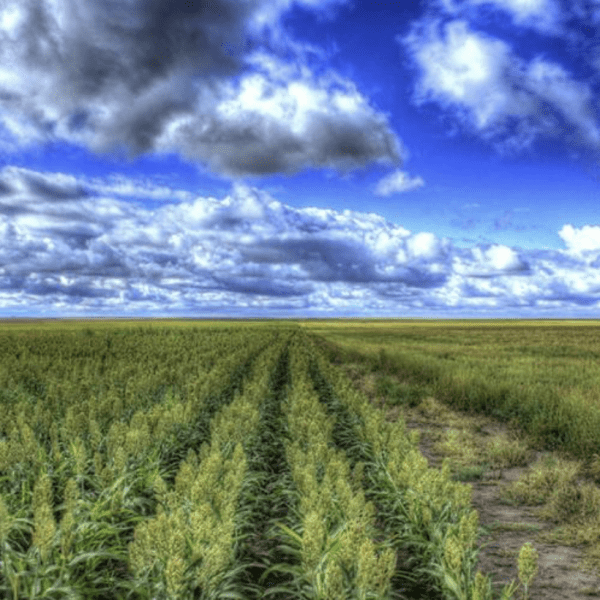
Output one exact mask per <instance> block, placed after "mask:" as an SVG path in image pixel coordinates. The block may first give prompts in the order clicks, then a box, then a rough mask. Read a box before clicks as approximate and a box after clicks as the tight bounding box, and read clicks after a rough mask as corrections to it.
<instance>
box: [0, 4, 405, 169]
mask: <svg viewBox="0 0 600 600" xmlns="http://www.w3.org/2000/svg"><path fill="white" fill-rule="evenodd" d="M292 4H297V5H303V6H304V7H305V8H307V9H310V10H315V11H324V12H325V13H326V14H327V13H328V11H331V10H332V9H334V8H336V7H337V6H339V5H342V4H344V0H327V1H325V2H316V1H315V0H278V1H276V2H273V0H253V1H252V2H234V1H232V0H217V1H210V2H209V1H208V0H201V1H196V2H189V1H187V0H173V1H169V2H163V1H162V0H132V1H129V2H115V1H107V2H95V1H93V0H62V1H61V2H56V1H55V0H6V1H5V2H3V3H2V7H1V8H0V65H1V66H0V123H1V124H2V125H3V128H4V131H3V132H2V131H0V134H1V135H2V142H3V144H4V146H5V148H14V147H15V146H16V147H19V146H27V145H33V144H40V143H44V142H46V141H50V140H56V139H59V140H63V141H67V142H70V143H73V144H78V145H82V146H85V147H87V148H89V149H91V150H92V151H94V152H98V153H114V154H121V155H123V154H125V155H126V157H128V158H134V157H137V156H139V155H141V154H145V153H150V152H155V153H156V152H157V153H162V152H177V153H179V154H181V155H182V156H183V157H185V158H187V159H188V160H192V161H197V162H198V163H200V164H201V165H205V166H207V167H208V168H210V169H212V170H213V171H214V172H216V173H218V174H222V175H226V176H232V177H238V176H244V175H265V174H271V173H287V174H291V173H295V172H298V171H299V170H301V169H304V168H306V167H316V168H323V167H326V168H332V169H338V170H340V171H347V170H349V169H354V168H357V167H362V166H365V165H367V164H369V163H371V162H378V161H380V162H383V163H390V164H396V163H398V162H399V161H400V158H401V148H400V142H399V140H398V139H397V138H396V136H395V134H394V133H393V132H392V131H391V129H390V127H389V124H388V121H387V117H386V115H384V114H382V113H380V112H378V111H377V110H375V109H374V108H372V107H371V106H370V105H369V103H368V101H367V99H366V98H364V97H363V96H362V95H361V94H360V92H359V91H358V90H357V89H356V87H355V86H354V85H353V84H352V82H351V81H349V80H347V79H343V78H341V77H339V76H337V75H336V74H335V73H333V72H329V73H325V74H322V75H321V76H319V77H317V75H315V74H314V73H313V70H311V68H310V65H309V62H310V60H309V58H310V56H313V55H314V54H315V53H318V51H317V50H314V49H312V48H311V47H310V46H309V45H303V44H300V43H298V42H295V41H294V40H291V39H289V38H288V37H287V35H286V34H285V33H284V30H283V29H282V27H281V25H280V18H281V16H282V14H284V13H285V11H287V10H289V9H290V7H291V6H292ZM261 47H262V48H263V49H260V48H261ZM264 48H269V49H270V50H269V52H270V53H269V52H268V51H267V50H265V49H264ZM278 53H280V54H281V53H288V54H289V53H291V54H292V55H293V56H294V57H295V59H294V60H293V61H290V60H288V61H285V62H284V61H283V60H281V59H279V58H278V57H277V55H278ZM317 63H318V61H317Z"/></svg>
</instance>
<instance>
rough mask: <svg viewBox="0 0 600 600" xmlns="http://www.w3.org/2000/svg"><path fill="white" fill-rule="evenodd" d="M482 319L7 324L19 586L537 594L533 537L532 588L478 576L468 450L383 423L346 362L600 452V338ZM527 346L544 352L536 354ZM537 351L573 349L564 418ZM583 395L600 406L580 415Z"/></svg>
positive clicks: (137, 594)
mask: <svg viewBox="0 0 600 600" xmlns="http://www.w3.org/2000/svg"><path fill="white" fill-rule="evenodd" d="M403 327H404V329H403ZM456 327H458V326H456ZM576 327H577V326H576V325H573V329H575V328H576ZM463 329H464V331H459V330H457V329H454V330H451V328H450V327H446V329H444V328H443V327H440V326H438V327H437V328H436V327H433V326H432V325H431V324H418V323H416V324H415V323H412V324H410V325H406V326H405V325H402V326H400V325H398V324H389V323H375V324H372V323H371V324H369V323H366V322H365V323H362V322H361V323H356V324H355V325H352V326H350V325H349V324H348V323H344V324H339V323H319V322H298V323H295V322H258V321H257V322H228V323H224V322H220V323H219V322H212V321H206V322H194V321H187V322H186V321H181V322H177V321H155V322H143V321H141V322H125V321H123V322H114V321H112V322H109V321H107V322H101V321H99V322H88V323H80V322H40V323H34V324H32V323H27V322H24V323H13V324H3V326H2V329H1V330H0V356H1V360H0V395H1V399H2V401H1V402H0V415H1V418H0V548H1V568H0V590H1V593H2V595H3V596H5V597H7V598H12V599H14V600H16V599H17V598H65V597H70V598H132V599H142V598H148V599H150V598H157V599H158V598H165V599H166V598H206V599H208V598H225V597H228V598H235V597H237V598H247V599H254V598H257V599H258V598H275V599H284V598H285V599H291V598H302V599H313V598H314V599H326V598H331V599H335V598H349V599H350V598H356V599H361V600H362V599H365V600H366V599H368V598H380V599H387V598H390V599H391V598H420V597H423V598H459V599H464V600H487V599H490V600H491V599H492V598H493V597H494V598H495V597H500V595H502V597H503V598H509V597H512V596H514V595H515V594H516V593H517V589H519V590H520V592H519V593H521V592H523V591H527V586H528V585H529V583H530V581H531V579H532V578H533V577H534V576H535V572H536V560H537V554H536V552H535V550H534V548H533V547H532V546H531V545H530V544H525V545H524V546H523V547H522V548H521V550H520V553H519V556H518V559H515V564H516V563H518V574H519V577H518V580H515V581H514V582H513V584H512V585H510V586H506V587H505V588H503V590H495V591H494V592H492V584H491V579H490V578H489V576H488V574H486V573H482V572H481V571H480V570H479V569H478V568H477V562H478V551H479V548H478V543H477V542H478V538H479V536H480V533H481V532H480V529H479V524H478V513H477V511H475V510H473V507H472V505H471V492H472V488H471V486H470V485H469V484H468V483H463V482H461V481H459V480H457V478H456V477H455V476H454V474H453V472H451V462H450V461H449V460H445V461H444V463H443V465H441V468H439V469H436V468H433V467H430V466H429V465H428V463H427V460H426V459H425V458H424V457H423V456H422V454H421V453H420V451H419V433H418V432H417V431H412V432H411V431H409V430H408V429H407V427H406V426H405V422H404V420H403V418H402V417H398V418H397V419H394V420H389V419H386V418H385V413H384V411H383V410H380V409H379V408H377V407H375V406H374V405H373V403H372V402H371V401H370V400H369V398H368V397H367V396H366V395H365V394H364V393H362V392H361V391H360V390H359V389H358V388H357V386H355V385H353V383H352V382H351V381H350V379H349V378H348V376H347V375H346V374H345V372H344V369H343V368H342V365H339V364H335V363H343V362H344V361H346V362H351V361H358V362H360V363H361V364H363V365H367V366H368V368H369V369H371V370H372V371H374V372H375V371H376V372H377V373H379V374H380V375H381V377H379V379H378V382H379V383H378V385H380V386H381V390H384V391H385V393H384V394H383V395H384V396H385V397H386V398H387V400H388V401H389V402H390V403H391V404H394V403H395V404H397V405H402V404H405V405H406V406H407V407H411V406H417V405H418V404H419V402H420V401H421V400H422V398H423V397H424V396H426V395H427V394H437V396H436V397H438V398H439V399H440V400H441V401H443V402H447V403H448V404H449V405H454V406H456V407H457V408H461V409H464V410H467V409H468V410H470V411H471V412H477V411H483V412H486V411H487V412H489V413H490V414H491V413H494V411H495V414H496V416H498V417H499V418H505V419H508V420H511V419H512V420H514V419H521V420H522V422H523V423H524V427H525V428H527V427H529V430H530V431H531V432H532V433H536V432H537V437H536V439H537V440H538V441H539V443H547V444H552V443H554V444H562V445H564V446H565V447H568V448H569V449H570V450H572V451H573V452H574V453H576V452H578V451H580V452H581V451H583V450H585V451H589V450H590V449H593V448H595V446H594V445H593V444H594V439H595V438H594V437H593V432H592V430H591V428H590V430H589V431H588V430H586V429H585V427H586V426H587V425H586V423H587V421H589V420H591V419H593V418H595V417H594V414H595V413H594V412H593V394H592V392H591V388H590V390H588V389H587V388H585V386H584V383H585V381H586V378H585V377H582V375H581V372H582V371H583V370H584V369H585V373H586V374H587V377H593V376H594V373H595V371H594V369H595V365H594V361H593V360H592V359H591V358H589V359H588V358H587V357H588V353H589V352H592V350H593V344H594V342H593V338H594V334H592V333H589V332H588V330H587V329H586V328H581V327H579V328H578V329H577V331H578V332H579V333H578V334H575V333H574V332H572V331H571V330H569V328H568V327H566V326H565V329H564V330H563V331H562V332H561V333H560V335H557V336H556V338H555V339H556V340H557V343H556V344H554V345H553V346H551V349H550V350H547V354H541V353H542V351H543V350H544V349H547V348H548V346H549V345H548V340H549V339H550V335H549V334H548V333H547V332H545V331H543V328H540V329H539V331H540V332H542V333H539V334H538V333H537V331H538V330H537V329H536V330H534V329H528V330H527V336H524V335H523V333H521V334H520V336H519V335H517V334H516V333H515V332H514V331H513V330H512V329H510V328H505V329H502V327H500V326H499V327H498V328H497V330H496V331H494V332H493V333H490V331H491V330H482V329H481V328H479V329H478V328H477V327H474V326H472V325H470V326H465V327H463ZM457 331H459V333H458V334H457ZM521 331H523V330H521ZM594 333H595V332H594ZM536 335H538V337H536ZM553 335H556V334H553ZM469 336H470V337H469ZM503 336H504V337H503ZM511 336H512V337H511ZM544 336H545V337H544ZM569 336H570V337H569ZM495 338H497V339H498V340H499V341H498V344H497V345H496V350H494V341H493V340H494V339H495ZM516 339H519V340H520V342H519V344H518V345H516V346H515V340H516ZM532 340H533V341H532ZM334 342H335V345H334ZM502 344H504V346H503V345H502ZM504 347H506V350H503V348H504ZM527 347H529V348H530V349H531V348H533V349H537V350H535V352H538V354H537V355H536V354H535V352H533V355H532V356H533V358H531V357H530V356H529V355H527V353H526V352H525V350H522V351H521V350H518V349H519V348H527ZM486 348H487V355H486V350H485V349H486ZM515 348H517V349H516V350H515ZM567 350H568V351H569V352H571V354H565V353H566V352H567ZM577 351H579V352H580V354H579V355H577V354H576V352H577ZM503 352H504V354H503ZM509 352H513V353H514V352H521V353H522V355H523V356H524V357H526V360H525V359H524V364H525V363H526V364H527V367H519V368H517V367H515V366H514V365H513V366H511V363H510V360H509V359H510V357H509ZM552 352H554V354H552ZM581 352H584V353H585V354H584V355H581ZM536 356H537V357H538V358H537V359H536V358H535V357H536ZM540 356H542V358H543V360H555V361H556V362H555V363H553V368H552V373H551V374H550V375H549V374H548V373H547V372H546V377H554V376H558V375H556V374H557V373H558V372H559V371H560V369H561V368H562V369H563V371H560V373H561V375H562V377H563V379H561V382H564V381H565V379H564V378H565V377H571V379H567V380H566V381H567V382H566V383H562V384H561V385H563V387H562V388H560V391H561V392H566V390H567V389H568V390H569V391H570V395H568V394H567V395H566V396H564V395H561V394H557V395H556V397H555V396H552V395H551V394H550V392H545V393H546V394H547V395H546V396H543V398H542V399H543V400H544V401H546V402H547V403H548V404H547V406H549V407H551V411H550V416H549V417H548V418H547V420H546V421H544V419H543V418H542V417H539V416H536V415H537V414H538V413H536V410H537V411H538V412H539V413H542V412H543V411H542V409H541V408H540V407H539V402H540V401H541V400H538V401H537V402H538V405H536V408H535V410H534V408H527V407H528V405H526V404H525V403H524V402H525V401H524V400H523V399H524V398H527V397H529V396H527V394H530V397H531V398H534V397H535V396H536V394H537V393H538V392H540V390H542V389H543V384H545V385H546V386H549V385H551V383H552V382H550V383H548V381H541V382H537V381H536V383H535V384H533V383H531V381H529V382H528V381H527V380H526V378H525V375H526V374H527V373H529V374H530V375H531V372H532V371H531V369H535V368H537V367H536V366H535V361H536V360H538V361H541V360H542V359H541V358H539V357H540ZM571 359H572V360H573V361H579V365H580V366H579V368H577V367H576V366H574V365H575V363H570V362H569V360H571ZM486 361H487V362H486ZM494 361H495V362H494ZM503 361H504V362H503ZM448 365H452V366H451V367H450V366H448ZM490 365H491V366H490ZM564 365H567V366H564ZM527 368H529V369H530V371H527ZM502 369H503V370H502ZM498 370H500V371H501V372H500V373H499V374H498V373H497V371H498ZM546 370H547V369H546ZM533 372H535V370H534V371H533ZM540 373H542V367H540ZM399 374H401V375H402V380H403V381H407V382H408V383H407V384H405V385H404V386H402V385H401V384H400V383H399ZM493 374H495V375H494V376H493V377H492V375H493ZM502 375H504V376H505V377H508V383H506V384H505V387H506V386H507V387H506V389H507V390H509V391H504V390H505V388H503V387H502V386H501V385H500V383H499V382H500V381H501V377H502ZM453 377H454V378H455V379H453ZM482 382H483V383H482ZM484 383H485V384H486V385H488V386H489V389H488V388H486V387H485V386H484ZM386 386H387V387H386ZM519 386H523V387H519ZM528 386H530V387H528ZM532 386H533V387H532ZM535 386H537V387H535ZM564 386H567V387H564ZM514 389H516V390H520V391H519V393H520V394H522V395H521V396H518V402H517V401H515V400H514V399H513V396H511V394H512V393H513V392H511V391H510V390H514ZM381 390H380V391H381ZM415 390H416V391H415ZM471 390H475V392H476V393H475V392H473V391H471ZM574 390H577V393H575V391H574ZM477 394H483V399H482V398H480V397H479V396H478V395H477ZM563 397H567V398H568V403H567V404H566V405H565V406H567V408H562V405H561V404H560V402H559V401H560V400H561V399H562V398H563ZM577 399H578V400H577ZM579 401H580V402H582V403H584V404H581V405H576V404H575V403H576V402H579ZM517 405H518V407H525V408H523V410H524V411H525V412H523V413H519V412H515V410H516V409H515V406H517ZM573 406H577V407H582V406H584V407H586V410H587V409H590V410H589V415H590V416H588V417H587V418H586V419H579V421H577V420H573V419H571V416H572V415H571V413H569V412H568V410H570V409H569V408H568V407H573ZM527 411H529V412H527ZM552 411H555V412H556V414H555V412H552ZM557 411H558V412H557ZM560 411H562V412H560ZM574 414H575V413H573V416H574ZM524 415H525V416H524ZM527 415H529V417H530V421H528V420H527ZM557 415H558V416H561V419H562V420H561V419H559V418H558V416H557ZM553 419H554V420H553ZM569 419H571V421H573V422H571V421H569ZM528 423H531V424H528ZM536 427H537V428H538V429H536ZM560 427H562V429H560ZM557 428H558V429H557ZM569 428H571V429H569ZM564 431H567V432H569V433H563V432H564ZM573 431H576V432H577V435H578V436H579V437H578V438H577V443H572V444H571V445H570V446H569V443H568V442H569V439H570V438H569V437H568V435H572V433H571V432H573Z"/></svg>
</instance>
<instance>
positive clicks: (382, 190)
mask: <svg viewBox="0 0 600 600" xmlns="http://www.w3.org/2000/svg"><path fill="white" fill-rule="evenodd" d="M424 185H425V182H424V181H423V179H422V178H421V177H413V178H411V177H410V176H409V175H408V173H405V172H404V171H400V170H397V171H394V172H393V173H390V174H389V175H387V176H386V177H384V178H383V179H381V180H380V181H379V182H378V184H377V187H376V188H375V194H376V195H377V196H389V195H390V194H394V193H397V192H398V193H400V192H410V191H411V190H416V189H418V188H420V187H422V186H424Z"/></svg>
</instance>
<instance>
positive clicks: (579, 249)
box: [558, 224, 600, 258]
mask: <svg viewBox="0 0 600 600" xmlns="http://www.w3.org/2000/svg"><path fill="white" fill-rule="evenodd" d="M558 235H559V236H560V237H561V238H562V240H563V241H564V242H565V245H566V246H567V252H568V253H569V254H572V255H574V256H580V257H584V256H590V255H591V256H592V257H593V258H597V255H598V253H599V252H600V227H599V226H598V225H584V226H583V227H581V228H580V229H577V228H575V227H573V226H572V225H570V224H567V225H563V227H562V229H561V230H560V231H559V232H558Z"/></svg>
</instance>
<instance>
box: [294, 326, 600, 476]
mask: <svg viewBox="0 0 600 600" xmlns="http://www.w3.org/2000/svg"><path fill="white" fill-rule="evenodd" d="M301 325H302V326H303V327H304V328H306V329H308V330H310V331H312V332H313V333H316V334H318V335H319V336H321V337H323V338H325V339H326V340H327V341H328V342H329V344H328V345H327V346H328V350H329V354H330V356H331V358H332V359H333V360H337V361H338V362H346V361H348V360H349V361H356V362H358V361H360V360H363V361H366V362H368V364H369V365H370V368H371V369H372V370H374V371H378V372H380V373H381V374H383V375H385V376H387V379H386V378H385V377H384V378H383V379H382V380H381V383H379V384H378V386H379V387H378V393H380V394H384V395H386V396H387V397H389V398H390V399H391V402H392V403H401V404H402V403H407V404H409V405H411V404H413V405H414V404H416V402H417V400H416V396H418V395H423V394H427V393H429V394H431V395H432V396H434V397H435V398H436V399H438V400H440V401H441V402H443V403H445V404H447V405H449V406H451V407H453V408H455V409H460V410H464V411H468V412H473V413H480V414H486V415H489V416H492V417H495V418H498V419H500V420H502V421H505V422H509V423H511V424H512V425H516V426H518V427H519V428H520V429H521V430H522V431H523V433H526V434H528V435H529V436H531V437H532V438H533V439H534V440H535V443H536V445H537V446H538V447H539V448H540V449H547V450H553V449H557V448H560V449H561V450H562V451H566V452H569V453H571V454H572V456H573V457H575V458H581V459H585V458H587V457H589V456H592V455H593V454H594V453H598V452H599V451H600V402H599V401H598V398H597V390H598V388H599V387H600V361H599V360H598V359H599V358H600V349H599V348H598V344H597V340H598V333H599V332H600V329H599V328H600V321H510V320H507V321H462V320H460V321H418V320H403V321H383V320H382V321H379V320H373V321H368V320H361V321H360V322H359V321H332V322H323V321H320V322H319V321H310V322H309V321H305V322H302V323H301ZM394 377H397V378H398V379H400V380H401V381H403V382H404V383H402V384H400V383H394V382H393V378H394ZM411 385H412V386H415V385H416V386H417V389H416V390H415V391H414V392H413V391H411V389H410V386H411ZM597 470H598V473H599V475H600V464H598V465H597Z"/></svg>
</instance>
